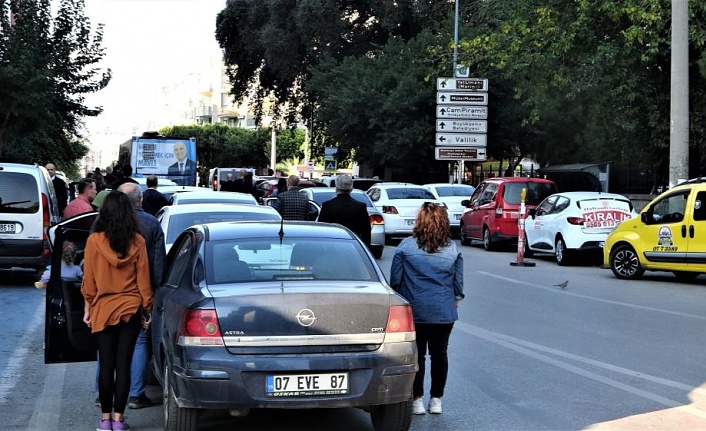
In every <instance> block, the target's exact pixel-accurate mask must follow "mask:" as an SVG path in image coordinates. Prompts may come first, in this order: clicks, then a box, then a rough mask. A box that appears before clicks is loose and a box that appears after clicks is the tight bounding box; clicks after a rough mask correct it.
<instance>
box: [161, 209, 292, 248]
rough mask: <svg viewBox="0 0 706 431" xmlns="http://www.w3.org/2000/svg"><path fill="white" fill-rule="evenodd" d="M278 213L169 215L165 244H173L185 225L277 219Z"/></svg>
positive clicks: (278, 217)
mask: <svg viewBox="0 0 706 431" xmlns="http://www.w3.org/2000/svg"><path fill="white" fill-rule="evenodd" d="M279 219H280V216H279V215H278V214H274V213H272V214H267V213H262V214H260V213H251V212H241V213H238V212H214V213H188V214H177V215H173V216H171V217H169V228H168V229H167V244H173V243H174V241H175V240H176V239H177V237H178V236H179V234H180V233H182V232H183V231H184V230H185V229H186V228H187V227H189V226H193V225H195V224H204V223H216V222H220V221H243V220H253V221H255V220H279Z"/></svg>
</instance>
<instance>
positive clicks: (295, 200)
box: [273, 175, 309, 220]
mask: <svg viewBox="0 0 706 431" xmlns="http://www.w3.org/2000/svg"><path fill="white" fill-rule="evenodd" d="M299 190H301V188H300V187H299V177H298V176H296V175H290V176H289V178H287V191H286V192H284V193H282V194H278V195H277V200H276V201H275V203H274V205H273V207H274V209H276V210H277V212H279V213H280V215H281V216H282V218H283V219H285V220H308V219H309V200H308V199H307V198H306V196H305V195H303V194H301V193H299Z"/></svg>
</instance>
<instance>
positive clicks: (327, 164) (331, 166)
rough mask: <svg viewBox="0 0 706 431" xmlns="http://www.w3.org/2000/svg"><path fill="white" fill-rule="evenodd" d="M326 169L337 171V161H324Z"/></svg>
mask: <svg viewBox="0 0 706 431" xmlns="http://www.w3.org/2000/svg"><path fill="white" fill-rule="evenodd" d="M324 170H325V171H335V170H336V161H335V160H326V162H325V163H324Z"/></svg>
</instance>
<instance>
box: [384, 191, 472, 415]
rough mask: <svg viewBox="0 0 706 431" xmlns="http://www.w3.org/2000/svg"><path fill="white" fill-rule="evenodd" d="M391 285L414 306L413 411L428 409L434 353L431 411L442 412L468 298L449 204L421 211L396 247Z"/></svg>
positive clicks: (423, 411)
mask: <svg viewBox="0 0 706 431" xmlns="http://www.w3.org/2000/svg"><path fill="white" fill-rule="evenodd" d="M390 285H391V286H392V288H393V289H395V290H396V291H398V292H399V293H400V295H402V296H403V297H404V298H405V299H407V301H409V303H410V304H411V305H412V313H413V315H414V326H415V329H416V332H417V349H418V351H419V359H418V360H419V371H417V375H416V376H415V378H414V385H413V387H412V395H413V403H412V411H413V413H414V414H417V415H421V414H424V413H426V410H425V409H424V401H423V400H422V396H423V395H424V371H425V362H426V354H427V350H429V356H430V357H431V389H430V391H429V395H430V397H431V398H430V400H429V413H435V414H439V413H441V412H442V409H441V397H443V396H444V388H445V386H446V377H447V375H448V370H449V360H448V356H447V348H448V344H449V337H450V335H451V329H453V325H454V322H455V321H456V320H458V311H457V307H458V303H459V301H460V300H462V299H463V297H464V295H463V256H462V255H461V253H460V252H459V251H458V250H457V249H456V243H454V242H453V241H451V233H450V229H449V217H448V215H447V213H446V208H444V207H443V206H438V205H436V204H434V203H431V202H425V203H424V204H422V207H421V209H420V211H419V213H418V214H417V220H416V223H415V225H414V230H413V233H412V236H411V237H409V238H405V239H404V240H402V242H400V245H399V246H398V247H397V251H396V252H395V256H394V257H393V259H392V267H391V269H390Z"/></svg>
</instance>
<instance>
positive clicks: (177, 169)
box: [167, 142, 196, 186]
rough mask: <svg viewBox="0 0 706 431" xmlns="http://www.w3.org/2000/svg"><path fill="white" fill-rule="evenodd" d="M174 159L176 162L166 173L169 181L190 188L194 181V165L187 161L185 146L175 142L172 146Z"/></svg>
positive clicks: (192, 162)
mask: <svg viewBox="0 0 706 431" xmlns="http://www.w3.org/2000/svg"><path fill="white" fill-rule="evenodd" d="M174 157H176V159H177V161H176V163H174V164H173V165H171V166H170V167H169V169H168V171H167V175H168V176H169V178H170V179H172V180H174V182H175V183H177V184H179V185H180V186H192V185H194V181H195V179H196V163H195V162H194V161H193V160H190V159H187V158H186V157H187V154H186V144H184V143H183V142H177V143H176V144H174Z"/></svg>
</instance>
